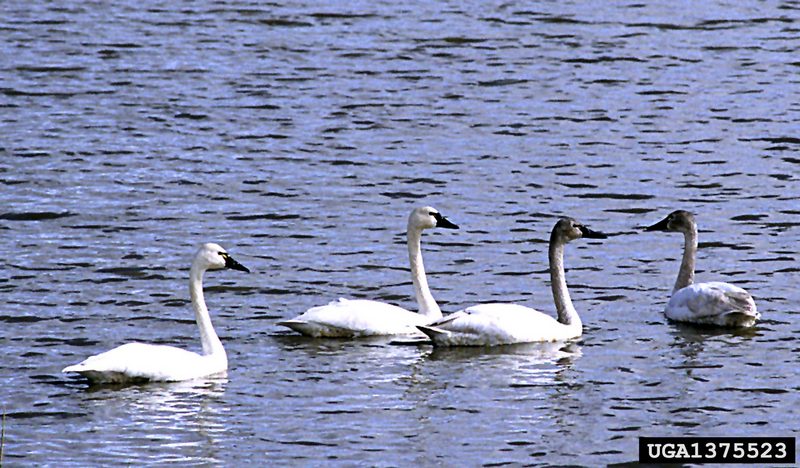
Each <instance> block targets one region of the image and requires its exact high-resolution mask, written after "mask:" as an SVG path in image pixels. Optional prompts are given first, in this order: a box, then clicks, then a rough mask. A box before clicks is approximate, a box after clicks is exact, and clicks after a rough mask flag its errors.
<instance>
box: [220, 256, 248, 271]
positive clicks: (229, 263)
mask: <svg viewBox="0 0 800 468" xmlns="http://www.w3.org/2000/svg"><path fill="white" fill-rule="evenodd" d="M225 268H230V269H231V270H239V271H244V272H247V273H250V270H248V269H247V267H246V266H244V265H242V264H241V263H239V262H237V261H236V260H234V259H233V257H231V256H230V255H225Z"/></svg>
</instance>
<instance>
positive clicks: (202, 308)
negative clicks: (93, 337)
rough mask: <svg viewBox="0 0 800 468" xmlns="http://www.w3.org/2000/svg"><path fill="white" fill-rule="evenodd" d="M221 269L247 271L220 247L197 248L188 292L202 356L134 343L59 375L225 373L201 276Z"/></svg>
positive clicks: (124, 378)
mask: <svg viewBox="0 0 800 468" xmlns="http://www.w3.org/2000/svg"><path fill="white" fill-rule="evenodd" d="M222 268H231V269H234V270H239V271H245V272H249V271H250V270H248V269H247V268H246V267H245V266H243V265H242V264H240V263H239V262H237V261H236V260H234V259H233V257H231V256H230V255H228V253H227V252H226V251H225V249H223V248H222V247H220V246H219V245H217V244H213V243H208V244H203V245H202V246H200V248H199V249H198V250H197V253H196V254H195V256H194V261H193V262H192V268H191V270H190V273H189V277H190V279H189V293H190V294H191V297H192V308H193V309H194V315H195V319H196V320H197V326H198V328H200V339H201V341H202V343H203V353H202V354H197V353H193V352H191V351H186V350H183V349H180V348H175V347H172V346H164V345H153V344H146V343H136V342H134V343H127V344H124V345H122V346H119V347H117V348H114V349H112V350H110V351H106V352H104V353H101V354H97V355H95V356H91V357H89V358H87V359H86V360H84V361H83V362H80V363H78V364H75V365H72V366H67V367H65V368H64V370H63V371H62V372H77V373H78V374H81V375H83V376H84V377H86V378H88V379H89V380H90V381H92V382H97V383H131V382H177V381H183V380H191V379H196V378H199V377H210V376H216V375H220V376H221V375H224V374H225V372H226V371H227V370H228V356H227V355H226V354H225V349H224V348H223V347H222V342H221V341H220V340H219V337H218V336H217V334H216V332H215V331H214V327H213V326H212V325H211V318H210V317H209V314H208V308H207V307H206V301H205V299H204V298H203V273H205V272H206V270H219V269H222Z"/></svg>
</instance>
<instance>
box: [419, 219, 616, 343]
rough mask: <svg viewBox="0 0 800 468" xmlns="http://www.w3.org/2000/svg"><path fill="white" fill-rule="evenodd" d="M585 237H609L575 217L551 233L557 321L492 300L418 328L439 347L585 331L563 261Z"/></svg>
mask: <svg viewBox="0 0 800 468" xmlns="http://www.w3.org/2000/svg"><path fill="white" fill-rule="evenodd" d="M581 237H586V238H593V239H603V238H605V237H606V236H605V234H602V233H600V232H595V231H592V230H591V229H589V228H587V227H586V226H583V225H582V224H580V223H578V222H577V221H575V220H574V219H571V218H562V219H560V220H559V221H558V222H557V223H556V225H555V227H554V228H553V231H552V233H551V235H550V247H549V259H550V278H551V283H552V284H551V286H552V290H553V299H554V300H555V303H556V309H557V312H558V319H557V320H556V319H555V318H553V317H551V316H550V315H547V314H544V313H542V312H539V311H537V310H535V309H531V308H529V307H525V306H521V305H517V304H505V303H490V304H480V305H476V306H471V307H468V308H466V309H463V310H460V311H458V312H455V313H453V314H451V315H448V316H447V317H444V318H442V319H440V320H437V321H435V322H433V323H431V324H429V325H423V326H418V327H417V328H419V329H420V331H422V332H423V333H425V334H426V335H428V337H429V338H430V339H431V341H432V342H433V344H434V346H496V345H506V344H514V343H531V342H548V341H562V340H569V339H572V338H577V337H579V336H581V334H582V333H583V325H582V323H581V319H580V317H579V316H578V313H577V312H576V310H575V307H574V306H573V305H572V300H571V299H570V297H569V290H568V289H567V283H566V279H565V275H564V261H563V259H564V246H565V245H566V243H567V242H569V241H572V240H575V239H578V238H581Z"/></svg>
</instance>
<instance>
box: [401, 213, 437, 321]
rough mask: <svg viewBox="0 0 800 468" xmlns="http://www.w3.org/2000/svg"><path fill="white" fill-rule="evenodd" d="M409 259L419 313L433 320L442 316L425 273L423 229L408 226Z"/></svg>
mask: <svg viewBox="0 0 800 468" xmlns="http://www.w3.org/2000/svg"><path fill="white" fill-rule="evenodd" d="M406 236H407V241H408V261H409V263H410V265H411V282H412V283H413V284H414V296H415V297H416V298H417V304H418V306H419V313H420V314H422V315H424V316H425V317H428V318H430V319H431V320H435V319H439V318H442V311H441V309H439V304H437V303H436V299H434V298H433V294H431V290H430V288H429V287H428V278H427V277H426V275H425V264H424V263H423V262H422V247H421V245H420V242H421V238H422V229H419V228H416V227H413V226H410V225H409V226H408V231H407V233H406Z"/></svg>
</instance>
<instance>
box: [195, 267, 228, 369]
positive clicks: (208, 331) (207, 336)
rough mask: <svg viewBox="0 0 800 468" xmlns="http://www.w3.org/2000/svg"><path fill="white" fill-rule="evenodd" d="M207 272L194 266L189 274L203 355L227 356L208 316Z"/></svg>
mask: <svg viewBox="0 0 800 468" xmlns="http://www.w3.org/2000/svg"><path fill="white" fill-rule="evenodd" d="M204 272H205V270H203V269H201V268H199V267H197V266H195V265H192V270H191V272H190V274H189V293H190V294H191V297H192V308H193V309H194V318H195V320H196V321H197V327H198V328H199V329H200V341H201V342H202V343H203V355H204V356H210V355H218V354H221V355H223V356H224V355H225V349H224V348H223V347H222V342H221V341H220V340H219V337H218V336H217V332H215V331H214V326H213V325H211V317H210V316H209V314H208V307H206V301H205V298H204V297H203V273H204Z"/></svg>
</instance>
